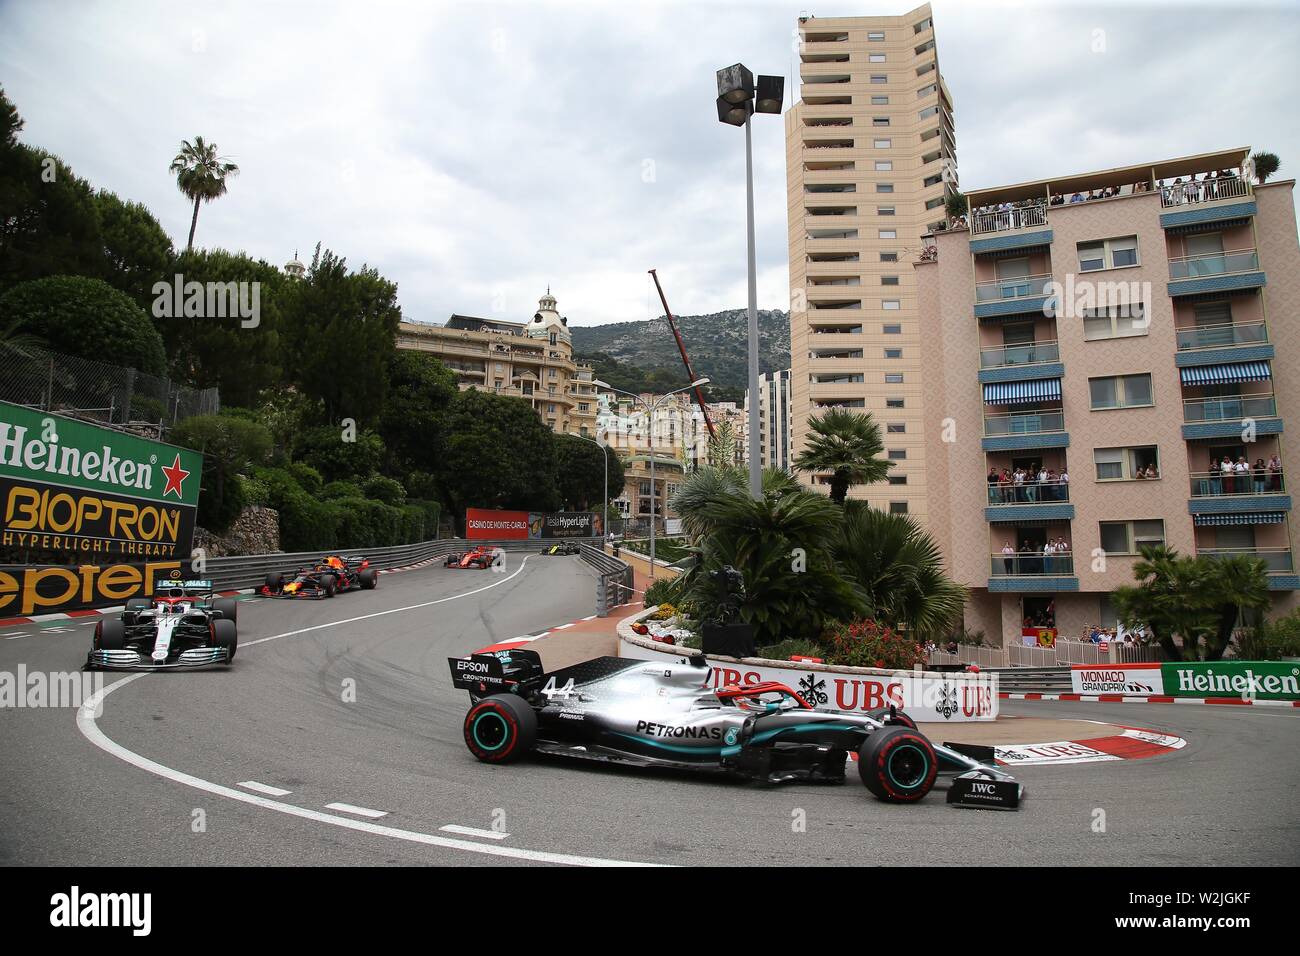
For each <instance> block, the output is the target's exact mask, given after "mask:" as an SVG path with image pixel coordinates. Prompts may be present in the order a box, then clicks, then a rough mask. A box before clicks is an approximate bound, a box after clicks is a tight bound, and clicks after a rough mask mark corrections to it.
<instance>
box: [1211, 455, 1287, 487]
mask: <svg viewBox="0 0 1300 956" xmlns="http://www.w3.org/2000/svg"><path fill="white" fill-rule="evenodd" d="M1208 481H1209V486H1210V487H1209V493H1210V494H1211V495H1250V494H1256V495H1263V494H1276V493H1278V492H1280V491H1281V490H1282V459H1281V458H1279V457H1278V456H1277V455H1276V454H1274V455H1273V457H1272V458H1270V459H1269V460H1268V462H1267V463H1265V461H1264V459H1263V458H1256V459H1255V464H1253V465H1252V464H1250V462H1248V461H1247V460H1246V458H1245V456H1242V455H1238V456H1237V460H1236V461H1233V460H1232V458H1231V456H1229V455H1224V456H1223V457H1222V458H1221V459H1219V458H1216V457H1215V456H1213V455H1212V456H1210V468H1209V472H1208Z"/></svg>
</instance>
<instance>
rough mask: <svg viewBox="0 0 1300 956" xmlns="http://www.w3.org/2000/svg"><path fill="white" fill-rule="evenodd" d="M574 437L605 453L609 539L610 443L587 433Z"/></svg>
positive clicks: (606, 522)
mask: <svg viewBox="0 0 1300 956" xmlns="http://www.w3.org/2000/svg"><path fill="white" fill-rule="evenodd" d="M596 434H597V435H598V436H599V435H602V434H604V431H603V430H602V431H598V432H596ZM573 437H574V438H581V439H582V440H583V441H589V442H591V443H592V444H593V445H595V446H597V447H598V448H599V449H600V450H601V451H603V452H604V453H605V525H604V527H605V541H606V542H608V541H609V444H608V443H607V442H603V441H600V440H599V438H588V437H587V436H586V435H574V436H573Z"/></svg>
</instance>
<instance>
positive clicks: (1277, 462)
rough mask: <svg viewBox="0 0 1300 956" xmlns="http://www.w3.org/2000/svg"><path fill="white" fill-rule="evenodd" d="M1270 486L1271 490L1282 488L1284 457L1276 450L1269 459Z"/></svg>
mask: <svg viewBox="0 0 1300 956" xmlns="http://www.w3.org/2000/svg"><path fill="white" fill-rule="evenodd" d="M1268 488H1269V490H1270V491H1281V490H1282V459H1281V458H1279V457H1277V453H1276V452H1275V453H1274V454H1273V457H1272V458H1270V459H1269V460H1268Z"/></svg>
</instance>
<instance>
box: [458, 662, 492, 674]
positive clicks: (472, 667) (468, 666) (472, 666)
mask: <svg viewBox="0 0 1300 956" xmlns="http://www.w3.org/2000/svg"><path fill="white" fill-rule="evenodd" d="M456 669H457V670H459V671H461V672H464V671H473V672H474V673H476V674H483V673H486V672H487V670H488V665H487V664H486V663H484V662H483V661H457V662H456Z"/></svg>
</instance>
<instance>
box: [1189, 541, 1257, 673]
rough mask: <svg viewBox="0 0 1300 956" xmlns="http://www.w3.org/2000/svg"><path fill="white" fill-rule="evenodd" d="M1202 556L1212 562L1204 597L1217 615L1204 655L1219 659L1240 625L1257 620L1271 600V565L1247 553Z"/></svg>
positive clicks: (1214, 659) (1207, 657) (1207, 637)
mask: <svg viewBox="0 0 1300 956" xmlns="http://www.w3.org/2000/svg"><path fill="white" fill-rule="evenodd" d="M1199 560H1202V561H1207V562H1209V567H1208V569H1207V570H1208V572H1209V573H1208V575H1207V579H1208V587H1207V588H1206V590H1205V592H1204V599H1205V601H1206V603H1207V605H1208V606H1209V610H1210V611H1211V613H1212V614H1213V615H1214V628H1213V630H1212V631H1210V632H1209V633H1207V634H1206V646H1205V656H1204V659H1205V660H1207V661H1217V660H1218V659H1219V658H1221V657H1223V654H1224V651H1226V650H1227V649H1228V648H1229V647H1230V646H1231V644H1232V637H1233V634H1234V633H1235V631H1236V630H1237V627H1238V625H1243V626H1246V627H1250V626H1252V625H1254V624H1257V623H1258V619H1259V617H1260V612H1261V611H1263V610H1264V608H1266V607H1268V606H1269V604H1270V603H1272V602H1271V599H1270V596H1269V593H1268V565H1267V564H1266V563H1265V562H1264V561H1262V560H1261V559H1259V558H1252V557H1250V556H1249V555H1244V554H1238V555H1233V556H1231V557H1226V558H1201V559H1199Z"/></svg>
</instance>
